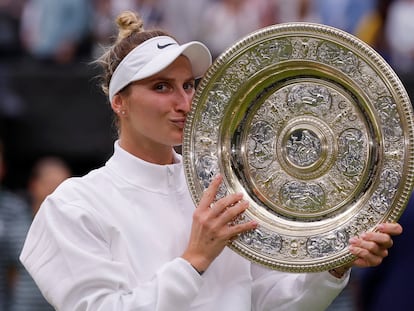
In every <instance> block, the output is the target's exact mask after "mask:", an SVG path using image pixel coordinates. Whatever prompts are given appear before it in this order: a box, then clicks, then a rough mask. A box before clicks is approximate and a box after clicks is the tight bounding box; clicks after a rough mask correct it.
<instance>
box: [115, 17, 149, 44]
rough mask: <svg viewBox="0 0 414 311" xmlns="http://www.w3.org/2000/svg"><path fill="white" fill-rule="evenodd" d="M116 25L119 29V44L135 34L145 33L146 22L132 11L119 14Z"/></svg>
mask: <svg viewBox="0 0 414 311" xmlns="http://www.w3.org/2000/svg"><path fill="white" fill-rule="evenodd" d="M116 24H117V25H118V28H119V33H118V38H117V41H118V42H119V41H121V40H122V39H124V38H126V37H128V36H130V35H131V34H132V33H134V32H142V31H144V21H143V20H142V18H141V16H140V15H139V14H137V13H135V12H132V11H125V12H122V13H121V14H119V15H118V17H117V18H116Z"/></svg>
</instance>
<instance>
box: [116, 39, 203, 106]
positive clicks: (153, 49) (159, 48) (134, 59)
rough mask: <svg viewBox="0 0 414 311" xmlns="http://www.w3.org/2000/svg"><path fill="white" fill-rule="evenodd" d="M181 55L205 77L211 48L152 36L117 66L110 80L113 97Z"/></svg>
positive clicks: (195, 70)
mask: <svg viewBox="0 0 414 311" xmlns="http://www.w3.org/2000/svg"><path fill="white" fill-rule="evenodd" d="M180 55H184V56H186V57H187V58H188V59H189V61H190V63H191V66H192V70H193V75H194V78H201V77H202V76H203V74H204V73H205V72H206V70H207V69H208V67H209V66H210V65H211V54H210V51H209V50H208V48H207V47H206V46H205V45H204V44H203V43H201V42H198V41H192V42H188V43H186V44H183V45H179V44H178V43H177V41H175V40H174V39H173V38H171V37H168V36H159V37H154V38H151V39H149V40H146V41H144V42H143V43H141V44H140V45H138V46H137V47H136V48H134V49H133V50H132V51H131V52H129V53H128V54H127V56H125V58H124V59H123V60H122V61H121V62H120V63H119V65H118V67H116V69H115V71H114V73H113V75H112V78H111V81H110V83H109V100H110V101H112V99H113V97H114V96H115V95H116V94H117V93H118V92H119V91H121V90H122V89H123V88H124V87H126V86H127V85H128V84H130V83H131V82H134V81H138V80H142V79H145V78H148V77H150V76H152V75H154V74H156V73H158V72H160V71H162V70H163V69H165V68H166V67H168V65H170V64H171V63H172V62H173V61H174V60H175V59H177V57H178V56H180Z"/></svg>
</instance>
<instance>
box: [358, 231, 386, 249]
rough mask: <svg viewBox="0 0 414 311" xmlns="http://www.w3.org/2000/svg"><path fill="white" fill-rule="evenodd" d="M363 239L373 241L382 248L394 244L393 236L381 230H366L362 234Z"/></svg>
mask: <svg viewBox="0 0 414 311" xmlns="http://www.w3.org/2000/svg"><path fill="white" fill-rule="evenodd" d="M361 239H362V240H363V241H371V242H374V243H376V244H377V245H378V246H380V247H382V248H390V247H392V245H393V241H392V238H391V236H390V235H389V234H385V233H381V232H366V233H363V234H362V235H361Z"/></svg>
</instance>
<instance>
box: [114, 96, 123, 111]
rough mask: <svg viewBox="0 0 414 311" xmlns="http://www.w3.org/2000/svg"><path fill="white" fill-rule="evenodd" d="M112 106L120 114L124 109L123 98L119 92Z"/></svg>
mask: <svg viewBox="0 0 414 311" xmlns="http://www.w3.org/2000/svg"><path fill="white" fill-rule="evenodd" d="M111 107H112V110H113V111H114V112H115V113H116V114H118V115H119V114H121V112H122V111H123V100H122V96H121V95H120V94H119V93H118V94H116V95H115V96H114V97H113V98H112V102H111Z"/></svg>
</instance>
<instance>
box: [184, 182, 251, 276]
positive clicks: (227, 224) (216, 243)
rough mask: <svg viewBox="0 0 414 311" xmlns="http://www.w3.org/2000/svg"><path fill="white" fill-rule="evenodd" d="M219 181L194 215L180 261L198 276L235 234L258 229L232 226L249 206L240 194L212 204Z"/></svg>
mask: <svg viewBox="0 0 414 311" xmlns="http://www.w3.org/2000/svg"><path fill="white" fill-rule="evenodd" d="M221 182H222V177H221V176H217V177H216V178H214V179H213V181H212V182H211V184H210V186H209V187H208V188H207V189H206V191H205V192H204V194H203V196H202V198H201V200H200V203H199V205H198V207H197V208H196V210H195V212H194V214H193V224H192V228H191V235H190V241H189V243H188V247H187V249H186V251H185V252H184V254H183V255H182V257H183V258H184V259H186V260H187V261H188V262H190V263H191V265H192V266H193V267H194V268H195V269H196V270H197V271H199V272H202V271H205V270H206V269H207V268H208V266H209V265H210V264H211V263H212V262H213V260H214V259H215V258H216V257H217V256H218V255H219V254H220V253H221V252H222V251H223V249H224V247H225V246H226V245H227V244H228V242H229V241H231V240H232V239H234V238H236V237H237V235H238V234H240V233H242V232H246V231H249V230H252V229H254V228H256V227H257V223H256V222H255V221H250V222H246V223H242V224H233V223H232V222H233V220H234V219H235V218H236V217H237V216H239V215H240V214H242V213H243V212H244V211H245V210H246V209H247V208H248V206H249V204H248V202H247V201H244V200H242V199H243V196H242V194H240V193H238V194H231V195H228V196H226V197H224V198H221V199H220V200H218V201H217V202H214V198H215V197H216V193H217V190H218V188H219V186H220V183H221Z"/></svg>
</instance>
